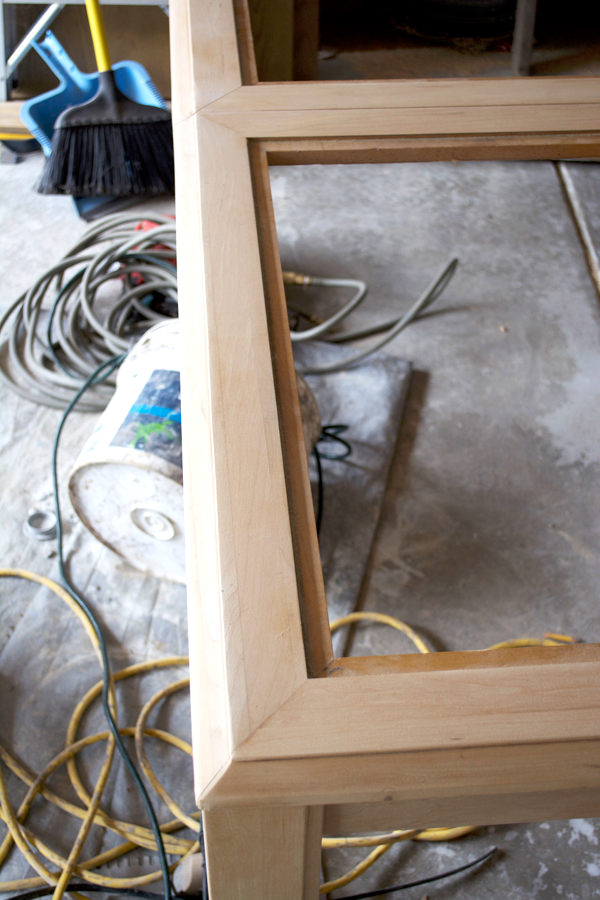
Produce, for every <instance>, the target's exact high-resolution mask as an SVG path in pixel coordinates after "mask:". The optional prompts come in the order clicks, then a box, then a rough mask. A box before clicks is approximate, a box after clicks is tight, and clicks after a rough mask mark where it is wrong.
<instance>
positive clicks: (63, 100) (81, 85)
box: [20, 31, 167, 156]
mask: <svg viewBox="0 0 600 900" xmlns="http://www.w3.org/2000/svg"><path fill="white" fill-rule="evenodd" d="M31 45H32V47H35V49H36V50H37V52H38V53H39V54H40V56H41V57H42V59H43V60H44V62H46V63H47V64H48V65H49V66H50V68H51V69H52V71H53V72H54V74H55V75H56V77H57V78H58V80H59V82H60V84H59V85H58V87H57V88H54V90H52V91H48V92H47V93H46V94H40V96H39V97H33V98H32V99H31V100H26V101H25V103H24V104H23V106H22V107H21V112H20V116H21V121H22V122H23V123H24V125H25V126H26V127H27V128H28V129H29V131H30V132H31V133H32V135H33V136H34V137H35V139H36V140H37V141H39V143H40V144H41V147H42V150H43V151H44V154H45V155H46V156H50V151H51V147H52V132H53V131H54V123H55V122H56V120H57V118H58V116H59V115H60V114H61V112H62V111H63V110H64V109H67V108H68V107H69V106H77V105H78V104H80V103H84V102H85V101H86V100H91V99H92V97H93V96H94V94H95V93H96V88H97V86H98V74H97V73H96V72H95V73H93V74H91V75H88V74H86V73H85V72H81V71H80V70H79V69H78V68H77V66H76V65H75V63H74V62H73V60H72V59H71V58H70V57H69V55H68V53H67V52H66V51H65V50H64V48H63V47H62V45H61V44H60V42H59V41H58V40H57V38H55V37H54V35H53V34H52V32H51V31H47V32H46V36H45V38H44V39H43V40H42V41H39V42H38V41H32V42H31ZM113 71H114V73H115V78H116V81H117V86H118V87H119V89H120V90H121V91H123V93H124V94H125V96H126V97H129V99H130V100H135V101H136V103H144V104H145V105H146V106H160V107H162V108H163V109H166V108H167V107H166V104H165V102H164V100H163V98H162V97H161V96H160V94H159V92H158V91H157V89H156V87H155V86H154V84H153V82H152V79H151V78H150V76H149V75H148V73H147V72H146V70H145V68H144V67H143V66H142V65H140V63H137V62H133V61H131V60H127V61H124V62H118V63H115V65H114V66H113Z"/></svg>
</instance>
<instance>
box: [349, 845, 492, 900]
mask: <svg viewBox="0 0 600 900" xmlns="http://www.w3.org/2000/svg"><path fill="white" fill-rule="evenodd" d="M497 849H498V848H497V847H492V849H491V850H488V852H487V853H485V854H484V855H483V856H480V857H479V859H474V860H473V862H470V863H467V864H466V865H464V866H459V867H458V868H457V869H451V870H450V871H449V872H442V874H441V875H432V876H431V877H430V878H421V879H420V880H419V881H408V882H406V883H405V884H396V885H394V886H393V887H388V888H380V889H379V890H377V891H366V892H365V893H364V894H346V895H345V896H344V897H340V900H366V898H368V897H379V896H380V895H381V894H393V893H394V891H406V890H408V888H413V887H419V886H420V885H422V884H430V883H431V882H432V881H441V880H442V878H450V876H451V875H458V873H459V872H465V871H466V870H467V869H472V868H473V867H474V866H478V865H479V864H480V863H484V862H486V860H488V859H490V857H492V856H493V855H494V853H495V852H496V851H497Z"/></svg>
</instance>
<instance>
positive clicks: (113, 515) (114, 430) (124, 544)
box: [69, 319, 185, 584]
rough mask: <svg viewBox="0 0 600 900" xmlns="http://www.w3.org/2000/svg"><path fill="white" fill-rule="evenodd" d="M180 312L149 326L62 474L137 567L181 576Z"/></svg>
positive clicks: (111, 543)
mask: <svg viewBox="0 0 600 900" xmlns="http://www.w3.org/2000/svg"><path fill="white" fill-rule="evenodd" d="M180 359H181V356H180V352H179V320H178V319H171V320H169V321H166V322H161V323H160V324H159V325H155V326H153V327H152V328H150V329H149V330H148V331H147V332H146V334H145V335H144V336H143V337H142V338H141V339H140V341H138V343H137V344H136V345H135V347H134V348H133V350H132V351H131V353H129V355H128V356H127V358H126V359H125V361H124V362H123V364H122V365H121V368H120V370H119V374H118V377H117V390H116V391H115V394H114V396H113V398H112V399H111V401H110V403H109V404H108V406H107V407H106V409H105V410H104V412H103V414H102V416H101V417H100V419H99V421H98V424H97V425H96V428H95V430H94V432H93V434H92V435H91V437H90V438H89V440H88V441H87V443H86V444H85V446H84V447H83V450H82V451H81V453H80V455H79V458H78V459H77V462H76V463H75V465H74V467H73V470H72V472H71V475H70V478H69V493H70V496H71V502H72V503H73V507H74V509H75V511H76V512H77V515H78V516H79V518H80V519H81V521H82V522H83V523H84V525H85V526H86V527H87V528H88V529H89V530H90V531H91V532H92V534H94V535H95V536H96V537H97V538H98V540H100V541H102V543H103V544H106V545H107V546H108V547H110V548H111V550H114V551H115V553H118V554H119V556H122V557H123V558H124V559H126V560H127V561H128V562H130V563H131V564H132V565H133V566H135V567H136V568H137V569H141V570H142V571H145V572H149V573H151V574H152V575H156V576H157V577H159V578H168V579H169V580H170V581H176V582H179V583H180V584H184V583H185V552H184V531H183V472H182V468H181V399H180V376H179V366H180Z"/></svg>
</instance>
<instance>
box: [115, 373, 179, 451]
mask: <svg viewBox="0 0 600 900" xmlns="http://www.w3.org/2000/svg"><path fill="white" fill-rule="evenodd" d="M180 391H181V383H180V378H179V372H173V371H171V370H169V369H155V370H154V372H152V374H151V375H150V378H149V379H148V381H147V382H146V384H145V385H144V387H143V388H142V391H141V393H140V394H139V396H138V398H137V400H136V401H135V403H134V404H133V406H132V407H131V409H130V410H129V412H128V413H127V415H126V416H125V418H124V419H123V421H122V422H121V425H120V427H119V430H118V431H117V433H116V434H115V436H114V438H113V439H112V441H111V446H112V447H132V448H134V449H135V450H143V452H144V453H152V454H153V455H154V456H160V457H161V458H162V459H164V460H166V461H167V462H170V463H172V464H173V465H174V466H178V467H179V468H181V393H180Z"/></svg>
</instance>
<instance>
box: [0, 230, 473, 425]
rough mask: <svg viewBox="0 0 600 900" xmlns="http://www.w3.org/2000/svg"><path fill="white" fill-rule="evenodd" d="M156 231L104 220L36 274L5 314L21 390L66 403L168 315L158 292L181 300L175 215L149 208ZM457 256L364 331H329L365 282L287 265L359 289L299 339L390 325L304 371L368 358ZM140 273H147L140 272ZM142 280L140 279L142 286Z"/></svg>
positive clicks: (107, 393)
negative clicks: (112, 286) (362, 345)
mask: <svg viewBox="0 0 600 900" xmlns="http://www.w3.org/2000/svg"><path fill="white" fill-rule="evenodd" d="M146 221H150V222H153V223H154V224H155V226H156V227H155V228H152V229H150V230H147V231H136V230H135V228H136V225H139V222H140V216H139V213H137V214H136V213H125V214H119V215H115V216H110V217H107V218H106V219H103V220H102V222H101V223H100V224H99V225H96V226H94V227H93V228H91V229H89V230H88V231H87V232H86V233H85V234H84V236H83V238H82V239H81V240H80V241H79V242H78V243H77V244H76V245H75V246H74V247H72V248H71V250H69V252H68V253H67V254H66V256H65V257H64V258H63V259H62V260H61V261H60V262H59V263H57V264H56V265H55V266H53V267H52V268H51V269H48V270H47V271H46V272H44V274H43V275H42V276H41V277H40V278H38V280H37V281H36V282H35V284H34V285H33V287H32V288H30V290H28V291H27V292H26V293H25V294H23V295H22V296H21V297H19V299H18V300H17V301H16V302H15V303H13V305H12V306H11V307H10V308H9V310H8V311H7V312H6V313H5V315H4V316H3V318H2V319H1V320H0V372H1V373H2V375H3V376H4V377H5V378H6V380H7V381H8V382H9V383H10V385H11V387H12V388H13V389H14V390H15V391H16V392H17V393H18V394H20V395H21V396H22V397H26V398H27V399H28V400H33V401H34V402H36V403H41V404H43V405H45V406H52V407H55V408H57V409H63V408H64V407H65V406H66V405H67V404H68V403H69V402H70V401H71V400H72V399H73V397H74V396H75V394H76V393H77V391H78V390H79V389H80V388H81V386H82V384H83V383H84V381H85V380H86V379H87V378H88V377H89V376H90V374H91V373H92V372H93V371H94V370H95V369H96V368H97V367H98V366H99V365H100V364H101V363H103V362H104V361H106V360H107V359H110V358H111V357H113V356H115V355H119V354H122V353H123V352H127V351H128V350H129V349H130V348H131V347H132V346H133V344H134V343H135V342H136V341H137V340H138V338H140V337H141V335H142V334H143V332H144V331H146V329H148V328H150V326H151V325H154V324H156V322H159V321H162V320H163V319H165V318H166V316H164V315H162V314H160V313H158V312H155V311H154V310H153V309H151V308H150V306H149V305H148V301H149V300H151V299H152V297H153V295H154V293H155V292H158V293H160V294H161V295H163V296H164V297H167V298H169V299H170V300H172V301H174V302H175V303H176V302H177V270H176V268H175V266H174V265H173V263H172V260H173V258H174V257H176V253H177V251H176V243H175V222H174V220H173V219H171V218H170V217H168V216H159V215H151V216H148V217H147V219H146ZM457 264H458V260H457V259H452V260H451V261H450V262H449V263H448V264H447V265H446V266H444V268H443V269H442V270H441V271H440V272H439V273H438V275H437V276H436V277H435V278H434V279H433V281H432V282H431V284H430V285H429V286H428V288H427V289H426V290H425V291H424V293H423V294H422V295H421V297H419V299H418V300H417V301H416V303H415V304H414V305H413V306H412V307H411V308H410V309H409V310H408V312H406V313H405V314H404V315H403V316H400V317H399V318H397V319H394V320H393V321H392V322H386V323H385V324H382V325H379V326H376V327H374V328H368V329H364V330H362V331H358V332H342V333H341V334H336V333H333V334H332V333H330V329H331V328H332V327H334V326H335V325H336V324H339V323H340V322H341V321H342V319H344V318H345V317H346V316H347V315H349V314H350V313H351V312H352V311H353V310H354V309H356V307H357V306H358V305H359V304H360V303H361V302H362V301H363V300H364V298H365V296H366V294H367V285H366V284H365V283H364V282H362V281H354V280H351V279H334V278H311V277H309V276H304V275H296V274H295V273H293V272H284V273H283V274H284V281H285V283H287V284H300V285H302V284H315V285H323V286H337V287H352V288H354V289H355V290H356V294H355V295H354V296H353V297H352V299H351V300H350V301H349V302H348V303H346V304H345V306H344V307H343V308H342V309H340V310H339V311H338V312H337V313H335V315H333V316H332V317H331V318H330V319H328V320H327V321H326V322H322V323H320V324H318V325H317V326H316V327H313V328H310V329H308V330H305V331H300V332H298V331H296V332H292V334H291V338H292V341H306V340H309V341H310V340H315V339H319V340H322V341H331V342H339V341H342V340H345V341H351V340H357V339H359V338H363V337H366V336H368V335H370V334H374V333H376V332H381V331H383V332H387V334H385V336H384V337H383V338H382V339H381V340H379V341H377V342H376V343H375V344H374V345H371V347H369V348H366V349H364V350H361V351H359V352H358V353H356V354H354V355H351V356H349V357H347V358H346V359H345V360H342V361H340V362H338V363H333V364H329V365H323V366H320V367H318V368H316V367H315V368H302V367H300V371H301V372H302V373H303V374H317V373H322V372H339V371H341V370H343V369H346V368H348V367H350V366H353V365H355V364H356V363H358V362H361V361H362V360H363V359H366V357H368V356H370V355H371V354H372V353H375V352H376V351H377V350H379V349H381V348H382V347H383V346H385V344H387V343H388V342H389V341H391V340H393V339H394V338H395V337H396V336H397V335H398V334H399V333H400V332H401V331H402V330H403V329H404V328H406V326H407V325H409V324H410V323H411V322H413V321H414V320H415V319H416V318H418V316H419V315H420V314H421V313H423V312H424V311H425V309H426V308H427V307H428V306H430V305H431V304H432V303H433V302H434V301H435V300H436V299H437V298H438V297H439V295H440V294H441V293H442V291H443V290H444V288H445V287H446V286H447V284H448V282H449V281H450V279H451V278H452V276H453V274H454V272H455V270H456V266H457ZM137 276H141V279H139V278H138V277H137ZM111 281H119V282H120V285H119V287H120V291H119V293H118V296H115V297H113V298H112V299H109V301H108V302H107V298H106V294H105V293H104V296H103V291H102V289H103V287H104V286H105V285H107V283H109V282H111ZM140 282H141V283H140ZM113 391H114V378H113V379H112V380H109V379H107V380H106V382H105V383H103V384H102V385H98V386H97V387H94V388H91V389H90V390H89V391H87V393H86V394H85V395H84V397H83V398H82V400H81V401H80V402H79V403H78V409H80V410H83V411H97V410H102V409H104V407H105V406H106V404H107V403H108V401H109V400H110V398H111V396H112V394H113Z"/></svg>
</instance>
